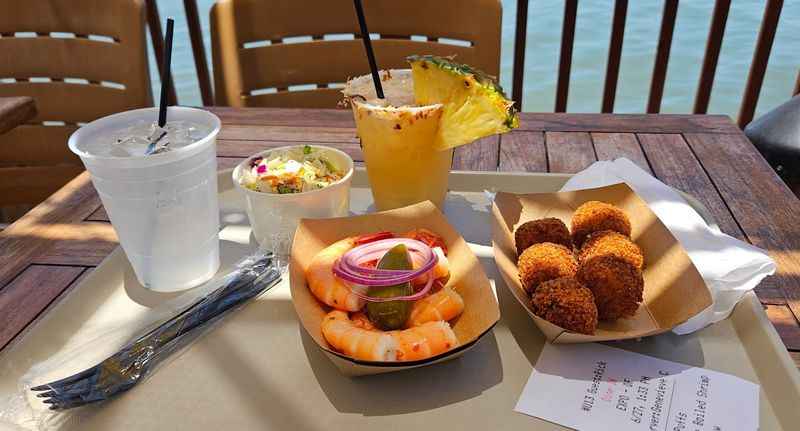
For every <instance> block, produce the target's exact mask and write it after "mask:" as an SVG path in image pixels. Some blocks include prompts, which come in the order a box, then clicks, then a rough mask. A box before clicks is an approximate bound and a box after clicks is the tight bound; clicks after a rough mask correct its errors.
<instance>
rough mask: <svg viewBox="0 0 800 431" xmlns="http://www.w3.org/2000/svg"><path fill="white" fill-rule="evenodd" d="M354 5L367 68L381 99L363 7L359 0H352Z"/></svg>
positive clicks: (381, 93)
mask: <svg viewBox="0 0 800 431" xmlns="http://www.w3.org/2000/svg"><path fill="white" fill-rule="evenodd" d="M353 4H354V5H355V7H356V15H358V25H359V26H360V27H361V36H362V39H364V49H366V50H367V60H369V68H370V71H371V72H372V82H373V83H374V84H375V94H377V95H378V99H383V98H384V97H383V87H382V86H381V77H380V76H379V75H378V65H377V64H376V63H375V53H374V52H373V51H372V41H371V40H370V39H369V30H367V20H366V19H365V18H364V8H363V7H362V6H361V0H353Z"/></svg>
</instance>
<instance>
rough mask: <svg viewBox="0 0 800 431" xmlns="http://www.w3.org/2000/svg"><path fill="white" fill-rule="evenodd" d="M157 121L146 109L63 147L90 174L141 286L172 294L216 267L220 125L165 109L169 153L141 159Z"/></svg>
mask: <svg viewBox="0 0 800 431" xmlns="http://www.w3.org/2000/svg"><path fill="white" fill-rule="evenodd" d="M157 117H158V110H157V109H156V108H146V109H137V110H133V111H127V112H122V113H119V114H114V115H110V116H108V117H104V118H101V119H99V120H96V121H93V122H91V123H89V124H87V125H85V126H83V127H81V128H80V129H78V130H77V131H76V132H75V133H73V135H72V136H71V137H70V139H69V147H70V149H71V150H72V151H73V152H74V153H76V154H77V155H78V156H80V158H81V161H82V162H83V164H84V165H85V166H86V169H87V170H88V171H89V173H90V174H91V178H92V183H93V184H94V187H95V189H96V190H97V192H98V194H99V195H100V199H101V200H102V202H103V206H104V207H105V209H106V212H107V213H108V216H109V219H110V220H111V223H112V225H113V226H114V229H115V230H116V232H117V236H118V237H119V241H120V245H121V246H122V248H123V250H124V251H125V254H126V255H127V257H128V260H129V261H130V263H131V266H132V267H133V270H134V272H135V273H136V277H137V279H138V280H139V282H140V283H141V284H142V285H143V286H145V287H147V288H149V289H152V290H155V291H177V290H182V289H186V288H190V287H194V286H197V285H199V284H201V283H203V282H205V281H207V280H208V279H210V278H211V277H212V276H213V275H214V274H215V273H216V271H217V269H218V268H219V238H218V231H219V205H218V202H217V159H216V137H217V134H218V133H219V130H220V121H219V118H217V116H215V115H214V114H212V113H210V112H207V111H204V110H200V109H193V108H185V107H170V108H169V109H168V111H167V124H166V127H165V130H166V131H167V135H166V136H165V137H164V138H166V139H167V142H170V143H169V145H167V147H166V148H167V149H166V150H163V151H159V152H158V153H157V154H151V155H145V150H146V148H147V145H149V143H150V142H151V140H150V139H151V138H150V136H151V135H152V134H154V133H156V132H159V130H158V129H157V127H158V126H157V125H155V126H154V125H153V121H154V119H156V118H157ZM123 138H125V139H123ZM170 139H172V141H169V140H170ZM118 140H119V141H120V142H118Z"/></svg>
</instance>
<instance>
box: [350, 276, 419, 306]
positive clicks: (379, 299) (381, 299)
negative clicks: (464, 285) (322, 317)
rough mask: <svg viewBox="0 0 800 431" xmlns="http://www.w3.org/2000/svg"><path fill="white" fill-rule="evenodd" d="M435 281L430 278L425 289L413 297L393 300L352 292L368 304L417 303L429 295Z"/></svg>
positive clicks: (394, 297)
mask: <svg viewBox="0 0 800 431" xmlns="http://www.w3.org/2000/svg"><path fill="white" fill-rule="evenodd" d="M433 281H434V280H433V277H428V282H427V283H425V287H423V288H422V289H421V290H420V291H419V292H417V293H415V294H413V295H407V296H393V297H391V298H376V297H374V296H369V295H364V294H363V293H361V292H358V291H357V290H355V289H351V290H350V291H351V292H353V295H355V296H357V297H359V298H361V299H363V300H365V301H368V302H389V301H416V300H418V299H422V298H424V297H425V295H427V294H428V291H430V290H431V287H432V286H433Z"/></svg>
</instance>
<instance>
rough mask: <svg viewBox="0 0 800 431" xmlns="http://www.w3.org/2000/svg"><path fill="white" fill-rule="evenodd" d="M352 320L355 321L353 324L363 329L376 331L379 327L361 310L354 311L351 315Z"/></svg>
mask: <svg viewBox="0 0 800 431" xmlns="http://www.w3.org/2000/svg"><path fill="white" fill-rule="evenodd" d="M350 320H352V321H353V325H355V326H356V327H358V328H361V329H367V330H370V331H375V330H377V329H378V327H377V326H375V324H374V323H372V321H371V320H369V317H368V316H367V315H366V314H364V313H363V312H361V311H359V312H358V313H353V314H352V315H351V316H350Z"/></svg>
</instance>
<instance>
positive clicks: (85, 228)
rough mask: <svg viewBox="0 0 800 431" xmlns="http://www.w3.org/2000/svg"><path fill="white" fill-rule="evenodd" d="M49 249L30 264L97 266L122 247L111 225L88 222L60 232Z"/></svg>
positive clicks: (100, 222)
mask: <svg viewBox="0 0 800 431" xmlns="http://www.w3.org/2000/svg"><path fill="white" fill-rule="evenodd" d="M60 232H61V235H60V236H59V237H58V238H57V239H56V238H54V239H53V241H52V244H51V246H50V247H48V248H47V249H46V250H44V251H43V252H42V253H40V254H39V255H37V256H35V257H34V258H33V259H32V260H31V262H32V263H35V264H41V265H47V264H55V265H80V266H97V265H100V262H102V261H103V259H105V258H106V256H108V255H109V254H111V252H112V251H114V249H115V248H117V245H119V239H118V238H117V233H116V231H115V230H114V227H113V226H111V223H107V222H102V221H88V222H82V223H76V224H73V225H72V228H70V229H61V230H60Z"/></svg>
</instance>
